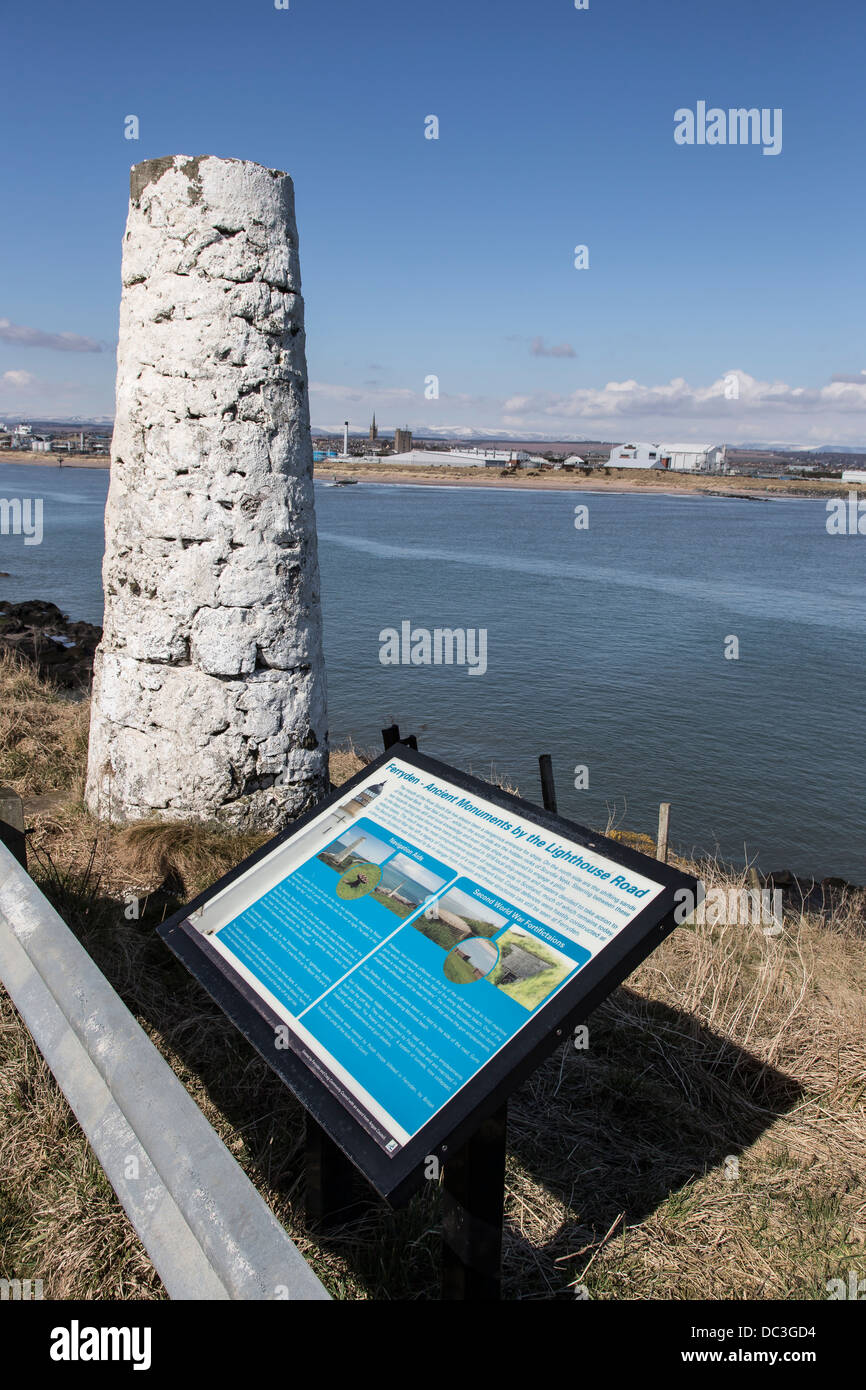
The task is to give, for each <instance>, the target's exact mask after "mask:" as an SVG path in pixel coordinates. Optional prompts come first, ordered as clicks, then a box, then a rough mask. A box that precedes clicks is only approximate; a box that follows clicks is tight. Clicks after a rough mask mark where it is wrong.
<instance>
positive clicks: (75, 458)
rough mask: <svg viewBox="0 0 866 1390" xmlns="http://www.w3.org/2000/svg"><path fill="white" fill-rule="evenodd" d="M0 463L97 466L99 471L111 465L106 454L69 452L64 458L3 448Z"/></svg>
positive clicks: (75, 466)
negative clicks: (95, 455) (96, 455)
mask: <svg viewBox="0 0 866 1390" xmlns="http://www.w3.org/2000/svg"><path fill="white" fill-rule="evenodd" d="M0 463H14V464H22V463H23V464H35V466H36V467H37V468H97V469H99V470H100V472H107V470H108V469H109V467H110V466H111V461H110V459H109V457H108V455H107V454H105V455H99V456H98V457H96V458H94V457H93V456H92V455H90V454H69V455H68V457H66V458H64V457H62V456H60V455H57V454H42V453H31V452H30V451H29V450H28V452H27V453H23V452H17V451H16V450H14V449H9V450H6V449H4V450H3V452H2V453H0Z"/></svg>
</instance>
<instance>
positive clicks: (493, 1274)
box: [442, 1102, 508, 1302]
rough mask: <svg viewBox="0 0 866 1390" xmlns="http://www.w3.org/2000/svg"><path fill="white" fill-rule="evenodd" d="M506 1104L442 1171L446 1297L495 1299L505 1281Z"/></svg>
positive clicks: (443, 1289) (475, 1299)
mask: <svg viewBox="0 0 866 1390" xmlns="http://www.w3.org/2000/svg"><path fill="white" fill-rule="evenodd" d="M507 1123H508V1103H507V1102H506V1103H505V1104H504V1105H501V1106H500V1108H499V1109H498V1110H497V1111H496V1114H495V1115H491V1116H490V1118H489V1119H488V1120H485V1121H484V1122H483V1124H482V1125H481V1126H480V1127H479V1128H478V1129H477V1130H476V1131H475V1133H474V1134H473V1136H472V1138H471V1139H470V1140H469V1142H468V1143H467V1144H464V1146H463V1148H462V1149H461V1150H460V1151H459V1152H458V1153H456V1154H455V1155H454V1157H453V1158H450V1157H449V1158H448V1159H447V1160H446V1162H445V1168H444V1172H443V1175H442V1238H443V1247H442V1298H443V1299H445V1300H452V1299H454V1300H460V1301H463V1302H468V1301H472V1302H495V1301H496V1300H497V1299H498V1298H499V1297H500V1293H501V1282H502V1215H503V1210H504V1207H505V1133H506V1128H507Z"/></svg>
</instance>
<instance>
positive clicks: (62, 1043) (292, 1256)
mask: <svg viewBox="0 0 866 1390" xmlns="http://www.w3.org/2000/svg"><path fill="white" fill-rule="evenodd" d="M4 829H5V827H4ZM2 839H3V837H0V840H2ZM0 980H2V982H3V984H4V985H5V987H6V989H7V990H8V992H9V995H10V997H11V998H12V1001H13V1003H14V1004H15V1007H16V1008H17V1009H18V1011H19V1013H20V1014H21V1016H22V1018H23V1019H24V1022H25V1024H26V1025H27V1027H28V1029H29V1031H30V1033H31V1034H32V1036H33V1039H34V1041H35V1043H36V1045H37V1047H38V1048H39V1051H40V1052H41V1053H42V1055H43V1057H44V1058H45V1060H46V1062H47V1063H48V1065H49V1067H50V1068H51V1070H52V1072H53V1073H54V1076H55V1078H56V1079H57V1082H58V1084H59V1086H60V1087H61V1089H62V1091H63V1093H64V1095H65V1096H66V1099H67V1100H68V1102H69V1104H70V1106H71V1107H72V1109H73V1111H74V1112H75V1115H76V1117H77V1119H78V1121H79V1123H80V1124H81V1127H82V1129H83V1130H84V1132H85V1134H86V1136H87V1138H88V1140H89V1142H90V1144H91V1146H92V1148H93V1150H94V1152H95V1154H96V1156H97V1158H98V1159H99V1162H100V1163H101V1165H102V1167H103V1169H104V1170H105V1174H106V1176H107V1177H108V1179H109V1181H110V1183H111V1185H112V1187H113V1188H114V1190H115V1192H116V1193H117V1196H118V1198H119V1199H120V1202H121V1204H122V1206H123V1208H124V1210H125V1211H126V1213H127V1215H128V1216H129V1219H130V1220H131V1221H132V1223H133V1225H134V1226H135V1229H136V1231H137V1232H138V1234H139V1236H140V1237H141V1240H142V1242H143V1244H144V1246H145V1249H146V1250H147V1253H148V1255H149V1256H150V1259H151V1260H152V1262H153V1264H154V1266H155V1268H156V1270H157V1273H158V1274H159V1276H160V1278H161V1279H162V1281H163V1284H164V1285H165V1287H166V1290H167V1292H168V1294H169V1297H170V1298H173V1299H197V1300H198V1299H259V1300H267V1299H274V1300H280V1299H290V1300H295V1299H297V1300H312V1299H314V1300H321V1299H329V1298H330V1295H329V1294H328V1293H327V1291H326V1290H325V1288H324V1287H323V1286H322V1284H321V1283H320V1282H319V1280H318V1279H317V1278H316V1276H315V1274H314V1273H313V1271H312V1270H311V1269H310V1267H309V1265H308V1264H307V1262H306V1261H305V1259H304V1258H303V1256H302V1255H301V1253H300V1251H299V1250H298V1249H297V1247H296V1246H295V1245H294V1244H293V1242H292V1241H291V1240H290V1239H289V1237H288V1235H287V1234H286V1232H285V1231H284V1230H283V1227H282V1226H281V1225H280V1223H279V1222H278V1221H277V1219H276V1217H275V1216H274V1214H273V1212H272V1211H271V1210H270V1208H269V1207H268V1205H267V1203H266V1202H265V1201H264V1200H263V1199H262V1197H261V1196H260V1195H259V1193H258V1192H257V1191H256V1189H255V1187H254V1186H253V1185H252V1183H251V1182H250V1181H249V1179H248V1178H247V1176H246V1174H245V1173H244V1172H243V1170H242V1169H241V1168H240V1167H239V1165H238V1164H237V1162H236V1161H235V1159H234V1158H233V1157H232V1155H231V1154H230V1153H229V1151H228V1149H227V1148H226V1147H225V1145H224V1144H223V1142H222V1140H221V1139H220V1138H219V1136H218V1135H217V1134H216V1133H215V1131H214V1130H213V1128H212V1127H211V1125H210V1124H209V1123H208V1121H207V1120H206V1119H205V1117H204V1115H203V1114H202V1112H201V1111H200V1110H199V1108H198V1106H197V1105H196V1104H195V1102H194V1100H193V1099H192V1097H191V1096H190V1095H189V1093H188V1092H187V1091H186V1089H185V1088H184V1087H183V1085H182V1084H181V1082H180V1081H179V1080H178V1078H177V1076H176V1075H175V1074H174V1072H173V1071H172V1069H171V1067H170V1066H169V1065H168V1063H167V1062H166V1060H165V1058H164V1057H162V1056H161V1054H160V1053H159V1052H158V1051H157V1049H156V1048H155V1047H154V1045H153V1043H152V1042H151V1041H150V1039H149V1038H148V1037H147V1035H146V1034H145V1032H144V1031H143V1029H142V1028H141V1027H140V1026H139V1024H138V1023H137V1022H136V1020H135V1019H134V1018H133V1016H132V1014H131V1013H130V1012H129V1010H128V1009H127V1008H126V1006H125V1005H124V1003H123V1002H122V1000H121V999H120V998H119V996H118V995H117V994H116V993H115V991H114V990H113V989H112V987H111V985H110V984H109V983H108V981H107V980H106V978H105V976H104V975H103V974H102V973H101V972H100V971H99V970H98V968H97V967H96V965H95V964H94V962H93V961H92V960H91V958H90V956H89V955H88V954H87V952H86V951H85V950H84V948H83V947H82V946H81V944H80V943H79V942H78V941H77V939H76V938H75V936H74V935H73V933H72V932H71V931H70V930H69V928H68V927H67V926H66V924H65V922H63V920H62V919H61V918H60V917H59V916H58V914H57V913H56V912H55V911H54V909H53V908H52V907H51V905H50V903H49V902H48V901H47V899H46V898H45V897H43V895H42V893H41V892H40V891H39V889H38V888H37V886H36V884H35V883H34V882H33V881H32V879H31V878H30V877H29V876H28V874H27V873H26V872H25V870H24V869H23V868H22V866H21V864H20V863H18V862H17V860H16V858H15V856H14V855H13V853H12V852H11V850H10V849H9V848H7V846H6V844H5V843H2V842H0ZM131 1174H134V1176H130V1175H131Z"/></svg>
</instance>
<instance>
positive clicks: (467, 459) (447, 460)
mask: <svg viewBox="0 0 866 1390" xmlns="http://www.w3.org/2000/svg"><path fill="white" fill-rule="evenodd" d="M539 461H540V462H543V460H537V459H535V458H534V457H533V456H532V455H531V454H527V453H526V452H525V451H524V450H519V449H510V450H509V449H410V450H409V452H408V453H406V454H386V455H384V457H382V458H381V462H382V463H388V464H393V465H394V466H395V467H397V468H400V467H403V466H404V465H405V466H407V467H410V468H411V467H413V466H414V467H418V466H420V465H426V466H427V467H428V468H430V467H433V468H506V467H507V466H508V465H509V464H510V463H518V464H520V465H521V466H523V467H527V466H529V465H531V464H533V463H536V462H539Z"/></svg>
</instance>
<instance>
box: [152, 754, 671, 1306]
mask: <svg viewBox="0 0 866 1390" xmlns="http://www.w3.org/2000/svg"><path fill="white" fill-rule="evenodd" d="M391 733H392V731H391V730H389V731H387V734H386V739H387V737H388V735H390V734H391ZM548 772H549V769H548ZM545 800H546V801H548V804H549V803H550V802H551V801H552V800H553V787H552V777H548V779H547V785H546V787H545ZM696 887H697V884H696V881H695V879H694V878H692V877H691V875H688V874H685V873H682V872H681V871H680V870H678V869H676V868H674V867H672V866H670V865H668V864H661V863H658V862H657V861H656V860H653V859H650V858H648V857H647V856H646V855H642V854H639V853H637V852H636V851H635V850H632V849H630V848H628V847H627V846H625V845H622V844H619V843H615V842H613V841H611V840H608V839H606V837H605V836H603V835H600V834H596V833H595V832H593V831H590V830H587V829H586V828H584V827H583V826H579V825H577V824H575V823H574V822H572V821H569V820H566V819H565V818H564V817H562V816H559V815H557V814H556V813H555V812H554V811H553V810H551V809H543V808H542V807H539V806H536V805H533V804H531V803H529V802H527V801H523V800H521V799H520V798H518V797H515V796H512V795H510V794H509V793H507V792H504V791H502V790H500V789H499V788H498V787H494V786H490V785H489V784H487V783H485V782H481V781H479V780H478V779H476V778H474V777H469V776H467V775H466V774H464V773H462V772H460V771H458V770H457V769H455V768H451V767H448V766H446V765H445V764H442V763H439V762H437V761H435V760H434V759H432V758H428V757H427V756H426V755H424V754H421V753H419V752H418V751H417V749H415V748H410V747H409V746H407V744H406V743H393V744H391V746H390V747H387V748H386V751H385V752H384V753H383V754H382V755H381V756H380V757H379V758H377V759H376V760H375V761H374V762H373V763H371V764H370V765H369V766H367V767H366V768H364V769H363V770H362V771H361V772H360V773H358V775H357V776H356V777H354V778H352V779H351V781H349V782H348V783H346V784H345V785H344V786H342V787H340V788H338V789H337V790H336V791H335V792H334V793H333V794H332V795H331V796H330V797H329V798H327V800H326V801H325V802H323V803H321V804H320V805H319V806H318V807H317V808H316V809H315V810H314V811H313V812H310V813H309V814H308V815H306V816H304V817H302V818H301V819H300V820H299V821H297V822H296V823H295V824H294V825H293V826H292V827H291V828H290V829H289V830H287V831H284V832H283V833H282V834H281V835H278V836H277V837H276V839H274V840H272V841H271V842H270V843H269V844H267V845H265V846H263V847H262V848H261V849H260V850H258V851H257V852H256V853H255V854H254V855H252V856H251V857H250V858H249V859H247V860H246V861H245V862H244V863H243V864H241V865H239V866H238V867H237V868H236V869H234V870H233V871H232V872H231V873H230V874H227V875H226V876H225V878H223V879H221V880H220V881H219V882H218V883H217V884H215V885H214V886H213V887H212V888H211V889H209V890H207V891H206V892H205V893H203V894H201V895H200V896H199V897H198V898H196V899H195V900H194V902H192V903H191V904H189V906H187V907H185V908H182V909H181V910H180V911H179V912H178V913H176V914H175V915H174V917H172V918H171V919H170V920H169V921H168V922H166V923H165V924H164V925H163V926H162V927H160V928H159V931H160V935H161V936H162V937H163V938H164V940H165V941H166V943H167V944H168V946H169V947H170V948H171V950H172V951H174V953H175V954H176V955H177V956H178V957H179V958H180V959H181V960H183V961H184V963H185V964H186V965H187V967H188V968H189V969H190V971H191V972H192V973H193V974H194V975H195V977H196V978H197V979H198V980H199V981H200V982H201V983H202V984H203V985H204V987H205V988H206V989H207V990H208V991H209V992H210V994H211V995H212V996H213V997H214V998H215V999H216V1000H217V1002H218V1003H219V1004H220V1006H221V1007H222V1008H223V1010H224V1011H225V1012H226V1013H227V1015H228V1016H229V1017H230V1018H231V1019H232V1020H233V1021H234V1022H235V1024H236V1025H237V1026H238V1027H239V1028H240V1030H241V1032H242V1033H243V1034H244V1035H245V1036H246V1037H247V1038H248V1039H249V1041H250V1042H251V1043H252V1044H253V1045H254V1046H255V1047H256V1048H257V1050H258V1051H259V1053H260V1054H261V1055H262V1056H263V1057H264V1058H265V1059H266V1060H267V1062H268V1063H269V1065H270V1066H271V1067H272V1068H273V1070H274V1071H275V1072H277V1074H278V1075H279V1076H280V1077H281V1078H282V1079H283V1080H284V1081H285V1082H286V1084H287V1085H288V1086H290V1088H291V1089H292V1090H293V1092H294V1093H295V1095H296V1096H297V1097H298V1098H299V1099H300V1101H301V1102H302V1104H303V1105H304V1106H305V1108H306V1110H307V1113H308V1117H309V1119H308V1129H307V1157H308V1210H309V1212H310V1215H311V1217H312V1218H313V1219H314V1220H316V1221H318V1222H320V1223H321V1224H322V1225H328V1224H333V1223H334V1222H337V1221H345V1220H346V1219H348V1218H349V1216H350V1214H352V1213H353V1211H355V1210H356V1209H357V1208H356V1202H355V1198H354V1194H353V1191H352V1187H353V1184H352V1181H351V1178H352V1170H353V1169H355V1170H357V1171H358V1172H360V1173H361V1174H363V1176H364V1177H365V1178H366V1180H367V1182H368V1183H369V1184H370V1186H371V1187H372V1188H373V1189H374V1190H375V1191H376V1192H377V1193H378V1194H379V1195H380V1196H381V1197H384V1198H385V1200H386V1201H388V1202H389V1203H390V1204H391V1205H393V1206H399V1205H402V1204H404V1203H405V1202H406V1201H407V1200H408V1199H409V1198H410V1197H411V1196H412V1194H413V1193H414V1192H416V1191H417V1190H418V1189H419V1188H420V1187H421V1186H422V1184H423V1183H424V1182H425V1181H428V1180H430V1178H431V1176H433V1175H434V1174H436V1173H438V1172H439V1171H440V1168H442V1169H444V1172H443V1226H444V1232H443V1233H444V1238H445V1252H444V1258H443V1296H444V1297H447V1298H464V1299H469V1298H471V1299H489V1298H495V1297H497V1296H498V1289H499V1264H500V1252H501V1239H502V1203H503V1178H504V1168H505V1125H506V1104H507V1099H508V1096H509V1095H510V1094H511V1092H512V1091H514V1090H515V1089H516V1087H517V1086H519V1085H520V1083H521V1082H522V1081H523V1080H524V1079H525V1078H526V1077H528V1076H529V1075H530V1074H531V1072H532V1071H533V1070H534V1069H535V1067H536V1066H537V1065H538V1064H539V1062H541V1061H542V1060H543V1059H544V1058H545V1057H546V1056H548V1055H549V1054H550V1053H551V1052H552V1051H553V1050H554V1049H555V1048H556V1047H557V1046H558V1045H559V1043H560V1042H561V1041H562V1039H563V1038H564V1037H566V1036H567V1035H568V1033H569V1032H571V1031H572V1030H573V1028H574V1027H575V1025H576V1024H578V1023H580V1022H581V1021H582V1020H583V1019H584V1018H586V1016H587V1015H588V1014H589V1013H590V1012H591V1011H592V1009H594V1008H595V1007H596V1006H597V1005H598V1004H599V1003H600V1002H601V1001H602V1000H603V999H604V998H606V996H607V995H608V994H609V993H610V991H611V990H612V989H613V988H614V987H615V986H616V985H618V984H619V983H620V982H621V981H622V980H624V979H625V978H626V976H627V975H629V974H630V973H631V971H632V970H633V969H634V968H635V967H636V966H637V965H638V964H639V963H640V961H642V960H643V959H644V958H645V957H646V956H647V955H648V954H649V953H650V952H651V951H652V950H653V949H654V948H655V946H657V945H658V943H659V942H660V941H661V940H662V939H663V938H664V937H665V936H666V935H667V934H668V933H669V932H670V931H671V930H673V927H674V926H675V925H676V917H675V908H676V906H677V900H676V893H677V891H678V890H683V889H687V890H689V891H691V892H692V893H694V892H695V890H696Z"/></svg>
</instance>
